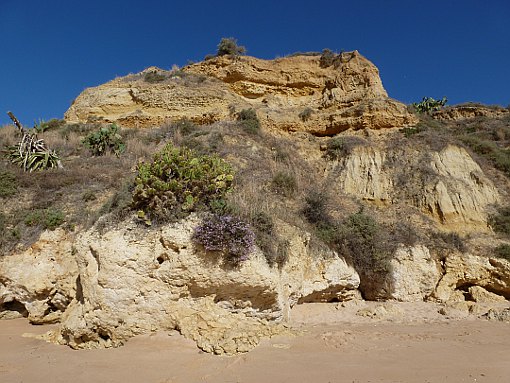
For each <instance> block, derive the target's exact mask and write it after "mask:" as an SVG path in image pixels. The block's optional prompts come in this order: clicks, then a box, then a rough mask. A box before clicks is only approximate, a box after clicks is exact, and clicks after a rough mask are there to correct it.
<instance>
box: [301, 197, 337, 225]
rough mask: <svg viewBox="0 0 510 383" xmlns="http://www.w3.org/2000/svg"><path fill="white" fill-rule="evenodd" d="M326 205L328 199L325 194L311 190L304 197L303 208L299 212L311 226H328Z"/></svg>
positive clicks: (328, 217)
mask: <svg viewBox="0 0 510 383" xmlns="http://www.w3.org/2000/svg"><path fill="white" fill-rule="evenodd" d="M327 203H328V197H327V195H326V194H325V193H322V192H317V191H314V190H312V191H311V192H309V193H308V194H307V196H306V197H305V206H304V208H303V210H302V211H301V212H302V213H303V215H304V216H305V218H306V220H307V221H308V222H310V223H311V224H313V225H318V226H329V225H330V224H331V217H330V215H329V213H328V212H327Z"/></svg>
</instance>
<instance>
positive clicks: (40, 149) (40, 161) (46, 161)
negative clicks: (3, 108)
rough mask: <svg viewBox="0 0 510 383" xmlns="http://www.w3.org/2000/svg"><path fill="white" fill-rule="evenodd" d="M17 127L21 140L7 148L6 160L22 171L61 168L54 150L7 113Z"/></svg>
mask: <svg viewBox="0 0 510 383" xmlns="http://www.w3.org/2000/svg"><path fill="white" fill-rule="evenodd" d="M7 114H8V115H9V117H10V118H11V119H12V121H13V122H14V124H15V125H16V126H17V127H18V130H19V133H20V135H21V140H20V141H19V142H18V143H17V144H16V145H13V146H9V147H8V148H7V158H8V159H9V160H10V161H11V162H12V163H13V164H15V165H18V166H19V167H21V168H22V169H23V170H24V171H29V172H33V171H35V170H44V169H51V168H61V167H62V164H61V162H60V158H59V156H58V155H57V153H56V152H55V151H54V150H50V149H49V148H48V147H47V146H46V144H45V142H44V140H43V139H40V138H38V137H37V134H36V133H32V132H30V131H28V130H26V129H24V128H23V126H22V125H21V123H20V122H19V121H18V119H17V118H16V117H14V115H13V114H12V113H11V112H8V113H7Z"/></svg>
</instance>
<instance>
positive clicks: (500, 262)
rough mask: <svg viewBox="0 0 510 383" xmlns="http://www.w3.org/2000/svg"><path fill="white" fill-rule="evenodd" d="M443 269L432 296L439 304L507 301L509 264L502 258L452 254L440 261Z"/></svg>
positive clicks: (509, 274) (509, 288)
mask: <svg viewBox="0 0 510 383" xmlns="http://www.w3.org/2000/svg"><path fill="white" fill-rule="evenodd" d="M443 268H444V271H443V275H442V277H441V279H440V280H439V283H438V285H437V288H436V289H435V291H434V293H433V294H432V297H434V298H436V299H437V300H439V301H442V302H447V301H463V300H464V299H466V298H467V299H469V300H474V301H476V302H479V301H487V300H492V301H502V300H503V299H504V298H506V299H508V298H510V262H508V261H506V260H504V259H497V258H490V257H482V256H476V255H472V254H468V253H464V254H461V253H452V254H450V255H448V256H447V257H446V259H445V260H444V262H443ZM475 286H476V287H475ZM481 288H483V289H481ZM485 291H486V292H490V293H492V294H487V293H485ZM494 295H498V296H500V297H495V296H494Z"/></svg>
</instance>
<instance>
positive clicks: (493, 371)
mask: <svg viewBox="0 0 510 383" xmlns="http://www.w3.org/2000/svg"><path fill="white" fill-rule="evenodd" d="M381 307H383V309H382V310H381ZM436 308H437V307H436V306H434V305H432V304H421V303H420V304H398V305H397V304H384V305H382V304H376V303H370V304H368V305H367V304H366V303H363V306H362V307H361V309H360V307H357V306H354V305H353V306H349V305H346V306H345V307H342V305H340V304H308V305H300V306H297V307H296V308H294V310H293V318H292V322H291V326H290V327H291V332H290V333H289V334H288V335H280V336H277V337H273V338H271V339H267V340H264V341H262V342H261V344H260V345H259V346H258V347H257V348H256V349H255V350H253V351H252V352H249V353H247V354H241V355H237V356H231V357H227V356H221V357H220V356H214V355H210V354H206V353H204V352H202V351H200V350H199V349H198V348H197V347H196V345H195V344H194V342H192V341H190V340H187V339H185V338H184V337H182V336H181V335H180V334H179V333H177V332H171V333H163V332H158V333H154V334H150V335H143V336H138V337H135V338H133V339H131V340H130V341H128V342H127V343H126V345H125V346H123V347H120V348H117V349H106V350H81V351H75V350H72V349H70V348H68V347H65V346H57V345H54V344H50V343H46V342H45V341H43V340H40V339H37V338H35V337H34V335H39V334H43V333H45V332H46V331H48V330H49V329H51V328H52V327H53V326H32V325H30V324H29V323H28V322H27V320H26V319H14V320H4V321H0V382H3V383H11V382H19V383H21V382H23V383H32V382H34V383H35V382H74V383H79V382H126V383H127V382H147V383H149V382H150V383H152V382H154V383H173V382H209V383H212V382H223V383H227V382H247V383H248V382H254V383H255V382H292V383H296V382H350V383H351V382H508V377H509V376H510V335H509V330H510V324H508V323H502V322H494V321H487V320H484V319H475V318H474V317H472V316H469V317H466V318H460V319H459V318H455V319H454V318H448V316H444V315H440V314H438V313H437V310H436ZM360 310H361V311H360ZM360 314H361V315H360Z"/></svg>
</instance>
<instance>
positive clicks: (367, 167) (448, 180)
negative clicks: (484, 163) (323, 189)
mask: <svg viewBox="0 0 510 383" xmlns="http://www.w3.org/2000/svg"><path fill="white" fill-rule="evenodd" d="M339 165H340V169H341V170H340V171H339V176H338V178H337V180H336V185H337V188H338V190H340V191H342V192H345V193H347V194H351V195H353V196H357V197H359V198H361V199H364V200H366V201H370V202H372V203H374V204H376V205H379V206H389V205H396V204H406V205H410V206H415V207H416V208H418V209H420V211H422V212H423V213H425V214H427V215H430V216H432V217H433V218H434V219H436V220H437V221H438V222H439V223H441V224H442V226H443V228H450V229H454V230H456V231H458V232H466V231H474V230H481V231H487V230H490V229H489V227H488V222H487V220H488V216H489V212H490V211H491V210H490V209H491V207H492V206H493V205H495V204H497V203H498V202H500V201H501V198H500V195H499V192H498V190H497V188H496V187H495V186H494V184H493V183H492V181H491V180H490V179H489V178H488V177H487V176H486V175H485V174H484V172H483V171H482V169H481V168H480V166H479V165H478V164H477V163H476V162H475V161H474V160H473V158H472V157H471V156H470V155H469V153H468V152H467V151H466V150H465V149H463V148H461V147H458V146H453V145H448V146H446V147H445V148H443V149H442V150H439V151H430V152H425V153H424V152H423V151H416V150H413V149H411V148H407V149H405V148H404V147H402V149H398V148H397V149H387V148H382V147H377V146H359V147H356V148H354V149H353V150H352V152H351V153H350V154H349V155H347V156H346V157H344V158H342V159H341V160H340V164H339Z"/></svg>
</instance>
